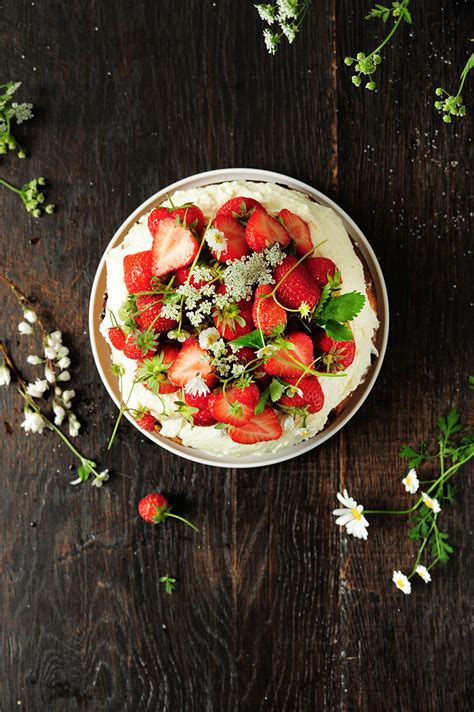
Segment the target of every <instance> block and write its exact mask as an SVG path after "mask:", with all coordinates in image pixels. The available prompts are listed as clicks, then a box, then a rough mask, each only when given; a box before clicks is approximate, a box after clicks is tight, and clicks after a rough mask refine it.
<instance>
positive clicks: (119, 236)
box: [89, 168, 389, 468]
mask: <svg viewBox="0 0 474 712" xmlns="http://www.w3.org/2000/svg"><path fill="white" fill-rule="evenodd" d="M233 180H250V181H264V182H266V183H278V184H280V185H283V186H284V187H287V188H293V189H295V190H299V191H300V192H302V193H306V194H307V195H309V196H311V198H313V199H314V200H315V201H316V202H318V203H320V204H321V205H324V206H327V207H331V208H332V209H333V210H334V211H335V212H336V213H337V214H338V215H339V217H340V218H341V219H342V221H343V223H344V226H345V228H346V230H347V232H348V234H349V235H350V237H351V239H352V240H353V242H354V243H356V244H357V247H358V249H359V250H360V252H361V254H362V255H363V257H364V259H365V262H366V264H367V267H368V269H369V271H370V273H371V275H372V281H373V288H374V291H375V295H376V298H377V304H378V317H379V321H380V327H379V330H378V332H377V336H376V348H377V350H378V353H379V357H378V359H377V360H376V361H375V363H374V364H373V365H372V366H371V367H370V369H369V371H368V373H367V376H366V379H365V381H364V382H363V383H362V384H361V385H360V386H359V387H358V388H357V389H356V390H355V391H354V392H353V393H352V394H351V396H350V399H349V401H348V403H347V405H346V406H345V408H344V410H343V411H342V413H341V414H340V415H339V416H338V417H336V418H335V419H334V420H333V421H332V422H331V423H330V425H328V426H327V427H326V428H325V429H324V430H322V431H321V432H320V433H317V434H316V435H315V436H314V437H313V438H311V439H310V440H306V441H305V442H302V443H299V444H298V445H293V446H292V447H289V448H287V449H285V450H280V451H278V452H276V453H275V454H273V455H272V454H270V453H266V454H264V455H249V456H245V457H229V456H227V457H223V458H219V457H216V456H214V455H209V454H207V453H206V452H203V451H202V450H197V449H195V448H190V447H186V446H184V445H178V444H177V443H174V442H173V441H172V440H169V439H168V438H165V437H163V436H161V435H160V434H159V433H150V432H146V431H143V430H141V429H140V428H138V426H137V425H136V423H135V421H134V420H133V418H132V417H131V416H129V415H128V414H125V417H126V418H127V419H128V420H129V421H130V422H131V423H132V425H134V426H135V427H137V428H138V430H139V431H140V433H141V434H142V435H146V437H148V438H149V439H150V440H152V441H153V442H154V443H156V444H157V445H160V446H161V447H164V448H165V449H166V450H169V451H170V452H174V453H175V454H176V455H179V456H180V457H184V458H186V459H188V460H193V461H195V462H200V463H203V464H206V465H213V466H214V467H242V468H244V467H263V466H264V465H271V464H274V463H277V462H283V461H284V460H290V459H291V458H293V457H296V456H297V455H302V454H303V453H304V452H308V450H312V449H313V448H314V447H316V446H317V445H321V444H322V443H323V442H325V441H326V440H328V439H329V438H330V437H332V435H334V434H335V433H337V432H338V430H340V429H341V428H342V427H343V426H344V425H345V424H346V423H347V422H348V421H349V420H350V419H351V418H352V416H353V415H354V414H355V413H356V412H357V411H358V410H359V408H360V407H361V405H362V403H363V402H364V401H365V399H366V398H367V396H368V395H369V393H370V391H371V389H372V387H373V385H374V383H375V380H376V378H377V376H378V374H379V371H380V368H381V366H382V361H383V358H384V355H385V349H386V346H387V338H388V324H389V310H388V297H387V290H386V287H385V282H384V278H383V275H382V271H381V269H380V265H379V263H378V261H377V258H376V257H375V254H374V252H373V250H372V248H371V246H370V245H369V243H368V241H367V239H366V238H365V237H364V235H363V234H362V232H361V231H360V229H359V228H358V227H357V225H356V224H355V222H354V221H353V220H351V218H350V217H349V216H348V215H347V214H346V213H345V212H344V211H343V210H342V209H341V208H340V207H339V206H338V205H336V203H334V202H333V201H332V200H330V199H329V198H327V197H326V196H325V195H323V193H320V192H319V191H318V190H315V189H314V188H311V186H309V185H306V183H302V182H301V181H298V180H295V179H294V178H289V177H288V176H285V175H283V174H281V173H272V172H271V171H263V170H259V169H253V168H225V169H224V168H223V169H220V170H216V171H207V172H205V173H198V174H196V175H194V176H190V177H189V178H184V179H183V180H180V181H177V182H176V183H173V184H172V185H169V186H167V187H166V188H163V190H160V191H158V193H155V195H152V196H151V198H148V200H146V201H145V202H144V203H142V204H141V205H140V207H138V208H137V209H136V210H135V211H134V212H133V213H132V214H131V215H130V216H129V217H128V218H127V219H126V220H125V222H124V223H123V224H122V225H121V226H120V227H119V229H118V230H117V232H116V233H115V235H114V236H113V238H112V239H111V241H110V242H109V244H108V246H107V249H106V250H105V252H104V254H103V256H102V259H101V261H100V263H99V266H98V268H97V272H96V275H95V278H94V284H93V285H92V292H91V299H90V305H89V333H90V339H91V345H92V353H93V355H94V360H95V363H96V366H97V368H98V371H99V374H100V377H101V379H102V381H103V383H104V385H105V387H106V389H107V391H108V392H109V395H110V397H111V398H112V399H113V401H114V402H115V404H116V405H117V407H119V406H120V392H119V390H118V385H117V382H116V379H115V378H114V377H113V376H112V375H111V373H110V363H111V362H110V349H109V346H108V344H107V343H106V342H105V340H104V338H103V336H102V335H101V333H100V331H99V325H100V314H101V312H102V310H103V303H104V293H105V291H106V265H105V261H106V258H107V255H108V253H109V251H110V250H111V249H112V248H113V247H115V246H116V245H118V244H119V243H120V242H121V241H122V240H123V239H124V237H125V235H126V234H127V233H128V231H129V230H130V228H131V227H132V225H133V224H134V223H135V222H137V221H138V220H139V218H140V217H141V216H142V215H143V214H144V213H146V212H148V211H149V210H150V209H151V208H153V207H155V206H156V205H159V204H160V203H161V202H162V201H163V200H165V199H166V197H167V196H168V195H170V196H172V195H173V193H174V192H175V191H177V190H184V189H189V188H198V187H201V186H205V185H211V184H213V183H222V182H225V181H233Z"/></svg>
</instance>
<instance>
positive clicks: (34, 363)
mask: <svg viewBox="0 0 474 712" xmlns="http://www.w3.org/2000/svg"><path fill="white" fill-rule="evenodd" d="M26 360H27V362H28V363H31V365H32V366H39V365H40V363H43V360H42V359H41V358H40V357H39V356H34V355H33V354H31V355H30V356H28V358H27V359H26Z"/></svg>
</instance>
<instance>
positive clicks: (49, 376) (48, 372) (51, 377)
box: [44, 366, 56, 383]
mask: <svg viewBox="0 0 474 712" xmlns="http://www.w3.org/2000/svg"><path fill="white" fill-rule="evenodd" d="M44 375H45V378H46V380H47V381H48V383H55V382H56V374H55V373H54V371H53V369H52V368H50V367H49V366H46V367H45V369H44Z"/></svg>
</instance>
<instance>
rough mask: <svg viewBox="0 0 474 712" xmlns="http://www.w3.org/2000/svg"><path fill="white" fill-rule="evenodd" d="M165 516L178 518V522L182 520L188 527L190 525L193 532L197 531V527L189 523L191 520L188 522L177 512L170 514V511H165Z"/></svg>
mask: <svg viewBox="0 0 474 712" xmlns="http://www.w3.org/2000/svg"><path fill="white" fill-rule="evenodd" d="M165 517H173V518H174V519H179V521H180V522H184V523H185V524H187V525H188V527H191V529H194V531H195V532H198V531H199V529H198V528H197V527H195V526H194V524H191V522H188V520H187V519H184V517H180V516H179V515H178V514H171V512H166V513H165Z"/></svg>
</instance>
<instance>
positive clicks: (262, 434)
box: [228, 406, 283, 445]
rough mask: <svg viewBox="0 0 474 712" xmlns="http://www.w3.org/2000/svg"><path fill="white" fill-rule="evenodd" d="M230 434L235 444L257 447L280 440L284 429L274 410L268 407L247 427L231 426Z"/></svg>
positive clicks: (253, 417)
mask: <svg viewBox="0 0 474 712" xmlns="http://www.w3.org/2000/svg"><path fill="white" fill-rule="evenodd" d="M228 432H229V435H230V437H231V438H232V440H233V441H234V442H235V443H240V444H241V445H255V443H261V442H265V441H267V440H278V438H280V437H281V436H282V434H283V429H282V427H281V425H280V421H279V420H278V418H277V415H276V413H275V411H274V410H273V408H270V407H269V406H266V408H265V410H264V411H263V413H260V414H259V415H254V416H252V418H250V420H249V421H248V422H247V423H246V424H245V425H242V426H240V427H235V426H231V427H230V428H229V431H228Z"/></svg>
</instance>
